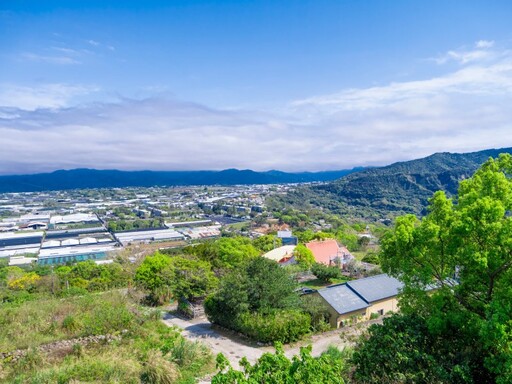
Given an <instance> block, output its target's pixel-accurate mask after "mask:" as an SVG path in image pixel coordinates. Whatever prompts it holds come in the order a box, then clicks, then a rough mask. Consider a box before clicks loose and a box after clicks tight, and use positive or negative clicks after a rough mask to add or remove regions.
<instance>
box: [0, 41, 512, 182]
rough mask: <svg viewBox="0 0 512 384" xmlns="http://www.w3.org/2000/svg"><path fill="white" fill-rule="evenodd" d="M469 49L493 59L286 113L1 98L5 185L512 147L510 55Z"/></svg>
mask: <svg viewBox="0 0 512 384" xmlns="http://www.w3.org/2000/svg"><path fill="white" fill-rule="evenodd" d="M479 46H480V47H479ZM474 49H476V50H478V49H485V50H488V51H491V52H492V55H489V56H488V57H486V58H485V59H478V60H476V59H475V60H472V61H466V62H465V63H463V60H458V61H456V63H457V65H456V66H455V69H453V66H446V71H445V73H444V74H443V75H439V76H433V77H430V78H425V79H418V80H414V81H404V82H394V83H391V84H388V85H384V86H379V87H369V88H359V89H342V90H340V92H337V93H334V94H329V95H318V96H315V97H310V98H307V99H303V100H297V101H293V102H291V103H290V104H289V105H288V106H286V108H283V109H281V110H280V111H261V110H260V111H255V110H243V109H237V110H219V109H213V108H209V107H208V106H205V105H201V104H196V103H187V102H182V101H176V100H169V99H165V98H149V99H144V100H130V99H121V100H118V101H116V102H111V103H94V104H88V105H76V103H74V100H75V99H77V98H78V99H79V98H80V97H81V96H83V95H84V94H86V93H87V92H93V91H94V89H92V90H91V88H87V87H83V86H79V87H73V86H69V85H67V86H66V85H50V86H41V87H40V89H31V88H27V87H22V88H16V87H10V88H9V89H10V90H9V91H5V87H3V88H4V91H2V92H0V105H4V106H9V108H6V107H4V108H0V137H2V138H4V139H3V141H2V151H0V173H16V172H36V171H44V170H51V169H56V168H73V167H83V166H87V167H94V168H120V169H212V168H216V169H221V168H229V167H238V168H252V169H257V170H264V169H275V168H278V169H283V170H320V169H340V168H346V167H352V166H356V165H382V164H387V163H390V162H393V161H398V160H406V159H412V158H418V157H421V156H424V155H428V154H431V153H433V152H436V151H452V152H464V151H471V150H479V149H484V148H490V147H505V146H512V137H511V136H510V132H512V109H511V108H510V105H512V53H510V51H509V50H507V49H506V48H497V47H496V45H495V44H492V43H491V42H487V41H486V42H484V41H480V42H477V43H476V44H475V45H474ZM443 68H445V67H443ZM436 70H439V67H436ZM36 96H37V97H36ZM73 105H75V106H73ZM55 154H58V156H55ZM35 159H45V161H44V162H43V163H41V162H40V161H39V160H35Z"/></svg>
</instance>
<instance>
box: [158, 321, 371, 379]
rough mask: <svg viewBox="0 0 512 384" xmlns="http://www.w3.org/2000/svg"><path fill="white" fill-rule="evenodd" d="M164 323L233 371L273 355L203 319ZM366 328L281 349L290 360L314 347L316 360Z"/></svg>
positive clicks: (329, 334) (316, 337)
mask: <svg viewBox="0 0 512 384" xmlns="http://www.w3.org/2000/svg"><path fill="white" fill-rule="evenodd" d="M163 322H164V323H165V324H167V325H169V326H177V327H179V328H181V329H183V331H182V335H183V336H184V337H186V338H187V339H189V340H192V341H201V342H203V343H205V344H206V345H208V346H209V347H210V348H211V350H212V352H213V353H214V354H215V355H217V354H218V353H222V354H223V355H224V356H226V358H227V359H228V360H229V361H230V363H231V365H232V366H233V368H235V369H240V365H239V364H238V362H239V360H240V359H241V358H242V357H244V356H245V357H246V358H247V360H249V362H251V363H255V362H256V360H258V358H259V357H260V356H261V355H262V354H263V353H265V352H274V348H273V347H269V346H261V345H258V344H256V343H252V342H250V341H248V340H246V339H242V338H240V337H238V336H237V335H235V334H233V333H231V332H227V331H225V330H221V329H218V328H212V325H211V323H210V322H209V321H208V320H207V319H206V318H201V319H194V320H183V319H181V318H179V317H176V316H174V315H172V314H166V315H165V317H164V319H163ZM375 322H379V320H377V321H372V322H371V323H375ZM368 324H369V323H366V324H365V325H361V326H359V327H350V328H343V329H338V330H334V331H330V332H326V333H322V334H318V335H313V336H312V337H311V338H310V339H309V340H304V341H302V342H300V343H295V344H292V345H286V346H285V347H284V349H285V355H286V356H287V357H288V358H291V357H292V356H293V355H297V354H298V353H299V350H300V347H301V346H306V345H312V346H313V350H312V354H313V356H319V355H320V354H321V353H322V352H324V351H325V350H326V349H327V348H328V347H329V346H330V345H334V346H336V347H338V348H343V347H345V346H349V345H351V344H352V343H350V342H348V341H346V340H343V339H342V338H341V337H340V335H341V334H344V335H350V334H357V333H359V332H360V331H361V329H362V328H364V327H366V326H367V325H368ZM203 382H206V381H203Z"/></svg>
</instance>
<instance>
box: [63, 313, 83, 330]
mask: <svg viewBox="0 0 512 384" xmlns="http://www.w3.org/2000/svg"><path fill="white" fill-rule="evenodd" d="M80 327H81V324H80V322H79V321H77V319H76V318H75V317H74V316H73V315H67V316H66V317H65V318H64V320H62V328H63V329H64V330H66V331H67V332H69V333H74V332H76V331H77V330H79V329H80Z"/></svg>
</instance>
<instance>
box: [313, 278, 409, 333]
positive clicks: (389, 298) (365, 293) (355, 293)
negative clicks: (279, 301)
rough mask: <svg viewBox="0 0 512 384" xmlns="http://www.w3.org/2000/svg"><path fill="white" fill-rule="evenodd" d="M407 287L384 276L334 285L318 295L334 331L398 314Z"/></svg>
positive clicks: (318, 292)
mask: <svg viewBox="0 0 512 384" xmlns="http://www.w3.org/2000/svg"><path fill="white" fill-rule="evenodd" d="M402 287H403V284H402V283H401V282H400V281H398V280H397V279H395V278H393V277H391V276H389V275H387V274H381V275H376V276H371V277H367V278H364V279H358V280H353V281H349V282H347V283H344V284H337V285H331V286H329V287H326V288H323V289H319V290H318V291H317V292H316V293H315V294H317V295H318V296H319V297H320V298H322V299H323V301H324V302H325V303H326V304H327V309H328V311H329V314H330V319H329V322H330V324H331V326H332V327H333V328H338V327H340V326H343V325H345V324H348V323H353V322H355V321H359V320H368V319H369V318H370V317H371V315H372V314H374V313H375V314H378V315H383V314H385V313H387V312H390V311H392V312H394V311H397V310H398V301H397V295H398V294H399V293H400V290H401V289H402Z"/></svg>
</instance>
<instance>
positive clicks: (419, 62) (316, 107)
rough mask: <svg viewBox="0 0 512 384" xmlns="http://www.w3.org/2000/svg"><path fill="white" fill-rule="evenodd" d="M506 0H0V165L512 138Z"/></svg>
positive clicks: (372, 157) (271, 164)
mask: <svg viewBox="0 0 512 384" xmlns="http://www.w3.org/2000/svg"><path fill="white" fill-rule="evenodd" d="M510 20H512V3H510V2H509V1H428V2H427V1H423V2H419V1H322V0H315V1H297V0H296V1H293V0H289V1H263V0H261V1H110V2H109V1H44V2H42V1H9V0H4V1H2V2H0V48H1V49H0V137H3V138H4V139H3V140H0V143H1V144H0V173H2V174H9V173H11V174H12V173H35V172H40V171H51V170H54V169H60V168H76V167H91V168H99V169H111V168H119V169H167V170H174V169H222V168H231V167H236V168H251V169H256V170H266V169H282V170H288V171H302V170H326V169H342V168H347V167H353V166H359V165H383V164H388V163H390V162H393V161H398V160H407V159H413V158H417V157H420V156H424V155H428V154H431V153H433V152H438V151H455V152H466V151H472V150H479V149H485V148H489V147H505V146H512V139H511V137H512V135H510V133H512V120H511V118H512V111H510V108H509V105H511V101H512V100H511V99H512V53H511V49H512V27H511V26H510Z"/></svg>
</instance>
